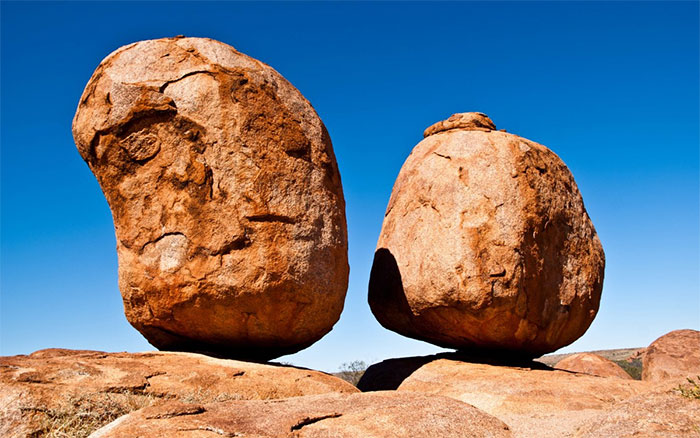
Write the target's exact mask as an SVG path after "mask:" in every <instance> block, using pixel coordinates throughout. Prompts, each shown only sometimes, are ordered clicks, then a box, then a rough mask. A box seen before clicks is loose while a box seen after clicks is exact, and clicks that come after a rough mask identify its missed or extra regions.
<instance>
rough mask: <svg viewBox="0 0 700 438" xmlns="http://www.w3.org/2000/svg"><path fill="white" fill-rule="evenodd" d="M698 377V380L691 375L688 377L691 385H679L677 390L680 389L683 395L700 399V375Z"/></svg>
mask: <svg viewBox="0 0 700 438" xmlns="http://www.w3.org/2000/svg"><path fill="white" fill-rule="evenodd" d="M697 377H698V381H697V382H696V381H695V380H693V379H691V378H690V377H687V379H688V383H690V385H686V386H683V385H678V388H675V390H676V391H678V392H679V393H680V394H681V395H682V396H683V397H686V398H690V399H695V400H700V376H697Z"/></svg>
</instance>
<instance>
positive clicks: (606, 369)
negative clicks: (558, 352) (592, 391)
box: [555, 353, 632, 379]
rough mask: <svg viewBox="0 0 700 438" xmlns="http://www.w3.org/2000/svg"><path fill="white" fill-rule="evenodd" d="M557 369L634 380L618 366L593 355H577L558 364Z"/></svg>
mask: <svg viewBox="0 0 700 438" xmlns="http://www.w3.org/2000/svg"><path fill="white" fill-rule="evenodd" d="M555 368H557V369H559V370H564V371H573V372H575V373H583V374H590V375H592V376H599V377H617V378H620V379H632V376H630V375H629V374H627V372H626V371H625V370H623V369H622V368H621V367H620V366H619V365H618V364H616V363H615V362H613V361H611V360H608V359H606V358H604V357H602V356H599V355H597V354H593V353H576V354H572V355H571V356H568V357H566V358H565V359H562V360H560V361H559V362H557V364H556V366H555Z"/></svg>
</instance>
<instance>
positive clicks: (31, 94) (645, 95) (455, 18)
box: [0, 1, 700, 371]
mask: <svg viewBox="0 0 700 438" xmlns="http://www.w3.org/2000/svg"><path fill="white" fill-rule="evenodd" d="M0 7H1V15H2V18H1V19H2V26H1V37H0V43H1V51H0V54H1V63H0V69H1V70H0V75H1V94H0V96H1V103H2V106H1V108H0V111H1V116H0V117H1V124H0V126H1V128H0V129H1V134H0V135H1V136H0V140H1V146H2V163H1V165H2V168H1V169H2V174H1V176H2V181H1V183H2V186H1V190H2V213H1V220H2V222H1V225H2V234H1V237H2V241H1V249H2V254H1V263H2V265H1V268H2V270H1V286H2V290H1V294H2V295H1V309H0V317H1V318H2V320H1V334H0V354H2V355H14V354H20V353H29V352H32V351H34V350H37V349H41V348H47V347H65V348H82V349H99V350H106V351H123V350H127V351H140V350H147V349H151V348H152V347H151V346H150V345H149V344H148V343H147V342H146V341H145V340H144V339H143V338H142V337H141V335H140V334H139V333H138V332H137V331H136V330H134V329H133V328H131V326H130V325H129V324H128V322H127V321H126V319H125V317H124V314H123V309H122V303H121V297H120V294H119V290H118V287H117V257H116V250H115V245H116V244H115V237H114V229H113V227H112V219H111V214H110V211H109V207H108V205H107V203H106V201H105V199H104V197H103V195H102V192H101V191H100V188H99V186H98V184H97V181H96V180H95V178H94V176H93V175H92V173H91V172H90V170H89V169H88V167H87V165H86V164H85V163H84V162H83V161H82V160H81V158H80V156H79V155H78V152H77V150H76V148H75V145H74V143H73V139H72V136H71V120H72V117H73V114H74V112H75V108H76V106H77V103H78V99H79V97H80V95H81V93H82V90H83V87H84V86H85V84H86V83H87V80H88V79H89V78H90V75H91V74H92V72H93V70H94V69H95V67H97V65H98V64H99V62H100V61H101V60H102V59H103V58H104V57H105V56H106V55H107V54H109V53H110V52H111V51H113V50H114V49H116V48H117V47H120V46H122V45H124V44H128V43H131V42H134V41H137V40H143V39H149V38H159V37H166V36H174V35H178V34H184V35H187V36H201V37H211V38H214V39H217V40H220V41H223V42H225V43H227V44H230V45H232V46H234V47H236V48H237V49H238V50H240V51H242V52H244V53H246V54H248V55H250V56H253V57H255V58H258V59H260V60H262V61H264V62H266V63H268V64H270V65H271V66H273V67H274V68H275V69H277V70H278V71H279V72H280V73H282V74H283V75H284V76H285V77H286V78H287V79H289V80H290V81H291V82H292V83H293V84H294V85H295V86H296V87H297V88H298V89H299V90H300V91H301V92H302V93H303V94H304V95H305V96H306V97H307V98H308V99H309V100H310V101H311V103H312V104H313V105H314V107H315V108H316V110H317V111H318V113H319V115H320V116H321V118H322V119H323V121H324V122H325V124H326V126H327V127H328V131H329V132H330V134H331V138H332V140H333V144H334V147H335V151H336V155H337V158H338V164H339V167H340V171H341V174H342V179H343V186H344V191H345V197H346V200H347V218H348V232H349V238H350V267H351V274H350V287H349V290H348V295H347V300H346V304H345V311H344V312H343V315H342V317H341V319H340V322H339V323H338V324H337V325H336V326H335V328H334V330H333V331H332V332H331V333H330V334H329V335H327V336H326V337H325V338H324V339H322V340H321V341H319V342H318V343H316V344H314V345H313V346H311V347H310V348H308V349H307V350H305V351H303V352H301V353H297V354H296V355H293V356H287V357H284V358H282V359H281V360H285V361H289V362H292V363H294V364H298V365H304V366H309V367H313V368H318V369H323V370H327V371H334V370H336V369H337V367H338V365H340V364H341V363H342V362H348V361H351V360H354V359H362V360H365V361H367V362H374V361H377V360H381V359H384V358H388V357H400V356H405V355H415V354H427V353H431V352H435V351H439V349H438V348H436V347H433V346H431V345H429V344H425V343H422V342H418V341H414V340H410V339H407V338H403V337H401V336H399V335H396V334H394V333H392V332H389V331H387V330H385V329H383V328H382V327H381V326H380V325H379V324H378V323H377V322H376V321H375V320H374V317H373V316H372V314H371V312H370V310H369V307H368V305H367V302H366V295H367V282H368V278H369V270H370V266H371V263H372V257H373V253H374V248H375V244H376V239H377V236H378V234H379V230H380V228H381V223H382V218H383V214H384V210H385V207H386V204H387V201H388V199H389V194H390V193H391V189H392V185H393V183H394V179H395V178H396V175H397V174H398V171H399V168H400V167H401V164H402V163H403V161H404V160H405V158H406V157H407V156H408V153H409V152H410V150H411V148H412V147H413V146H414V145H415V144H416V143H418V142H419V141H420V140H421V138H422V132H423V129H424V128H426V127H427V126H428V125H430V124H432V123H434V122H436V121H439V120H442V119H444V118H446V117H448V116H449V115H450V114H452V113H455V112H464V111H481V112H485V113H486V114H488V115H489V116H490V117H491V118H492V119H493V121H494V122H495V123H496V126H497V127H498V128H504V129H507V130H508V131H509V132H512V133H515V134H519V135H521V136H523V137H526V138H529V139H531V140H534V141H537V142H539V143H542V144H545V145H547V146H548V147H550V148H551V149H552V150H554V151H555V152H556V153H557V154H559V156H560V157H561V158H562V159H563V160H564V161H565V162H566V163H567V164H568V166H569V168H570V169H571V171H572V172H573V174H574V177H575V178H576V181H577V183H578V185H579V188H580V190H581V192H582V194H583V197H584V201H585V204H586V207H587V209H588V212H589V214H590V216H591V218H592V219H593V222H594V224H595V226H596V228H597V230H598V233H599V235H600V238H601V241H602V242H603V246H604V248H605V253H606V256H607V269H606V276H605V286H604V290H603V298H602V303H601V310H600V313H599V315H598V317H597V319H596V320H595V322H594V323H593V325H592V327H591V328H590V329H589V331H588V332H587V333H586V335H584V337H583V338H581V339H580V340H579V341H577V342H576V343H575V344H573V345H572V346H570V347H567V348H566V350H565V351H581V350H590V349H603V348H617V347H633V346H645V345H647V344H649V343H650V342H651V341H653V340H654V339H655V338H657V337H658V336H660V335H662V334H663V333H666V332H668V331H670V330H673V329H678V328H694V329H699V328H700V285H699V272H698V271H699V265H700V260H699V246H700V240H699V232H698V231H699V224H700V218H699V214H698V210H699V193H698V186H699V175H698V168H699V156H698V155H699V154H698V140H699V138H698V120H699V117H700V115H699V112H698V102H699V95H698V82H699V81H698V78H699V77H700V73H699V71H698V63H699V61H698V52H699V48H698V41H699V34H698V15H699V11H698V3H697V2H685V3H671V2H660V3H652V2H643V3H633V2H614V3H602V2H589V3H572V2H543V3H525V2H515V3H477V2H465V3H415V2H413V3H387V4H374V3H224V2H216V3H196V4H194V3H186V2H177V3H165V2H158V3H136V2H119V3H105V2H98V3H87V2H77V3H56V2H51V3H10V2H5V1H3V2H2V3H1V6H0Z"/></svg>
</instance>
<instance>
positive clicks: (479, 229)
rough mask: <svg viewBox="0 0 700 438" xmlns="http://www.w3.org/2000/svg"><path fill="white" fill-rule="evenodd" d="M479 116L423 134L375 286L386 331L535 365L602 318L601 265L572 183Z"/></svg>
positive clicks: (391, 220) (393, 208) (375, 269)
mask: <svg viewBox="0 0 700 438" xmlns="http://www.w3.org/2000/svg"><path fill="white" fill-rule="evenodd" d="M495 128H496V127H495V125H494V123H493V122H492V121H491V120H490V119H489V118H488V117H487V116H486V115H485V114H482V113H462V114H455V115H453V116H452V117H450V118H449V119H447V120H445V121H442V122H438V123H437V124H435V125H433V126H431V127H430V128H428V129H427V130H426V131H425V138H424V139H423V141H421V142H420V143H419V144H418V145H417V146H416V147H415V148H414V149H413V151H412V152H411V155H410V156H409V157H408V158H407V159H406V162H405V163H404V165H403V167H402V168H401V171H400V173H399V176H398V178H397V179H396V183H395V184H394V188H393V191H392V194H391V199H390V200H389V205H388V207H387V210H386V214H385V217H384V222H383V224H382V230H381V233H380V236H379V241H378V243H377V250H376V253H375V257H374V263H373V266H372V270H371V274H370V282H369V304H370V307H371V309H372V312H373V313H374V315H375V317H376V318H377V320H378V321H379V322H380V323H381V324H382V325H383V326H384V327H386V328H387V329H389V330H393V331H395V332H397V333H400V334H402V335H405V336H408V337H411V338H415V339H420V340H423V341H426V342H431V343H433V344H436V345H439V346H442V347H446V348H455V349H461V350H470V351H476V350H484V351H494V350H497V351H508V352H511V353H512V354H513V355H522V356H526V357H536V356H540V355H542V354H544V353H548V352H551V351H554V350H557V349H558V348H561V347H563V346H565V345H568V344H570V343H571V342H573V341H575V340H576V339H578V338H579V337H580V336H581V335H582V334H583V333H584V332H585V331H586V330H587V329H588V327H589V326H590V324H591V322H592V321H593V318H594V317H595V315H596V312H597V311H598V306H599V303H600V296H601V291H602V287H603V271H604V266H605V256H604V254H603V248H602V246H601V243H600V240H599V239H598V235H597V234H596V231H595V229H594V227H593V224H592V222H591V220H590V218H589V216H588V214H587V212H586V209H585V207H584V205H583V199H582V198H581V194H580V193H579V190H578V188H577V186H576V182H575V181H574V178H573V176H572V175H571V172H570V171H569V169H568V168H567V167H566V165H565V164H564V163H563V162H562V160H561V159H560V158H559V157H558V156H557V155H556V154H555V153H554V152H552V151H551V150H549V149H547V148H546V147H545V146H542V145H540V144H537V143H535V142H533V141H530V140H527V139H524V138H522V137H518V136H517V135H513V134H509V133H506V132H501V131H495Z"/></svg>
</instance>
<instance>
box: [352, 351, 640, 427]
mask: <svg viewBox="0 0 700 438" xmlns="http://www.w3.org/2000/svg"><path fill="white" fill-rule="evenodd" d="M464 359H465V357H464V356H463V355H460V354H440V355H436V356H426V357H410V358H402V359H391V360H387V361H384V362H381V363H378V364H375V365H372V366H371V367H369V369H368V370H367V372H366V373H365V375H364V376H363V378H362V380H361V381H360V383H359V385H358V386H359V387H360V389H361V390H363V391H367V390H374V389H392V386H391V385H386V384H385V383H384V382H383V381H388V382H391V384H392V385H394V386H393V388H396V389H397V390H398V392H403V391H407V392H417V393H424V394H432V395H441V396H445V397H451V398H454V399H457V400H460V401H463V402H465V403H468V404H470V405H472V406H474V407H476V408H478V409H481V410H482V411H484V412H486V413H488V414H491V415H493V416H495V417H497V418H499V419H500V420H502V421H504V422H505V423H506V424H507V425H508V426H509V427H510V428H511V430H512V431H513V434H514V435H515V436H517V437H519V438H565V437H566V438H568V437H570V436H571V435H572V434H573V432H574V431H575V430H576V429H577V428H578V427H579V426H581V425H583V424H585V423H586V421H589V420H591V419H593V418H597V416H598V415H599V414H600V413H601V412H605V411H607V410H608V409H610V408H611V407H612V406H614V404H615V403H616V402H620V401H623V400H626V399H628V398H630V397H633V396H636V395H638V394H642V393H644V392H647V391H650V390H651V389H653V387H652V385H651V384H649V383H647V382H641V381H638V380H623V379H610V378H604V377H597V376H589V375H585V374H574V373H570V372H566V371H559V370H552V369H549V368H548V367H546V366H545V365H543V364H541V363H538V362H527V361H517V363H518V365H517V366H516V365H514V364H505V363H500V364H498V365H494V364H488V363H474V362H465V361H463V360H464ZM494 363H496V362H495V361H494ZM397 384H398V386H396V385H397Z"/></svg>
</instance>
